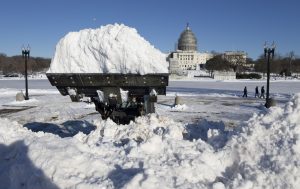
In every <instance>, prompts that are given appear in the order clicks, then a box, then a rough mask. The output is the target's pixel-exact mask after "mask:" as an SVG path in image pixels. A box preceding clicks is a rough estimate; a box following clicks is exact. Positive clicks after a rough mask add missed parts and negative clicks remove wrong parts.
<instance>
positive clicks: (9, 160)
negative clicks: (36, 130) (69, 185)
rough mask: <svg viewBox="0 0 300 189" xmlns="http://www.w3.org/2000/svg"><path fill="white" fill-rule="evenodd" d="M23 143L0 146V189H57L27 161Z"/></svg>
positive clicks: (41, 172)
mask: <svg viewBox="0 0 300 189" xmlns="http://www.w3.org/2000/svg"><path fill="white" fill-rule="evenodd" d="M27 152H28V147H27V146H26V145H25V144H24V142H23V141H21V140H20V141H16V142H14V143H12V144H11V145H9V146H5V145H3V144H0V170H1V171H0V183H1V184H0V189H7V188H30V189H39V188H45V189H58V187H57V186H56V185H55V184H54V183H52V181H51V180H50V179H49V178H47V176H46V175H45V174H44V173H43V170H41V169H39V168H37V167H35V166H34V164H33V163H32V162H31V160H30V159H29V157H28V155H27Z"/></svg>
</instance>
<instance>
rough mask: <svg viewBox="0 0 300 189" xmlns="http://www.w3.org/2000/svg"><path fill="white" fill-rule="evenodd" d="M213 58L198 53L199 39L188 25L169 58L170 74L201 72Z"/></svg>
mask: <svg viewBox="0 0 300 189" xmlns="http://www.w3.org/2000/svg"><path fill="white" fill-rule="evenodd" d="M212 57H213V55H212V54H211V53H200V52H198V51H197V38H196V37H195V35H194V33H193V32H192V30H191V28H190V27H189V25H188V24H187V26H186V28H185V30H184V31H183V32H182V33H181V34H180V37H179V39H178V45H177V47H176V50H175V51H174V52H171V53H170V54H169V56H168V60H169V62H170V73H171V74H172V73H173V74H182V73H184V72H185V71H186V70H199V69H200V67H203V65H204V64H205V63H206V61H207V60H209V59H211V58H212Z"/></svg>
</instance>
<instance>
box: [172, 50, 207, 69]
mask: <svg viewBox="0 0 300 189" xmlns="http://www.w3.org/2000/svg"><path fill="white" fill-rule="evenodd" d="M212 57H213V55H212V54H210V53H200V52H198V51H180V50H177V51H175V52H172V53H171V56H170V68H171V67H172V66H171V65H172V63H173V64H174V63H175V62H177V63H175V64H176V65H177V67H179V68H180V69H182V70H197V69H199V67H200V65H203V64H205V63H206V62H207V60H209V59H211V58H212Z"/></svg>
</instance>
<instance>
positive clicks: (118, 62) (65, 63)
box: [48, 24, 169, 75]
mask: <svg viewBox="0 0 300 189" xmlns="http://www.w3.org/2000/svg"><path fill="white" fill-rule="evenodd" d="M168 66H169V64H168V62H167V60H166V55H165V54H163V53H161V52H160V51H159V50H158V49H156V48H154V47H153V46H152V45H151V44H150V43H149V42H148V41H146V40H145V39H144V38H143V37H141V36H140V35H139V34H138V32H137V30H136V29H134V28H130V27H128V26H125V25H123V24H114V25H106V26H101V27H100V28H98V29H84V30H81V31H79V32H70V33H68V34H67V35H66V36H65V37H63V38H62V39H61V40H60V41H59V42H58V44H57V45H56V51H55V54H54V57H53V59H52V62H51V65H50V69H49V70H48V73H123V74H126V73H133V74H142V75H143V74H148V73H168Z"/></svg>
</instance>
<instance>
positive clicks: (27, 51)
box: [22, 45, 30, 100]
mask: <svg viewBox="0 0 300 189" xmlns="http://www.w3.org/2000/svg"><path fill="white" fill-rule="evenodd" d="M29 56H30V47H29V45H28V46H27V48H26V49H25V47H23V48H22V57H23V58H24V59H25V87H26V94H25V100H28V99H29V97H28V79H27V61H28V59H29Z"/></svg>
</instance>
